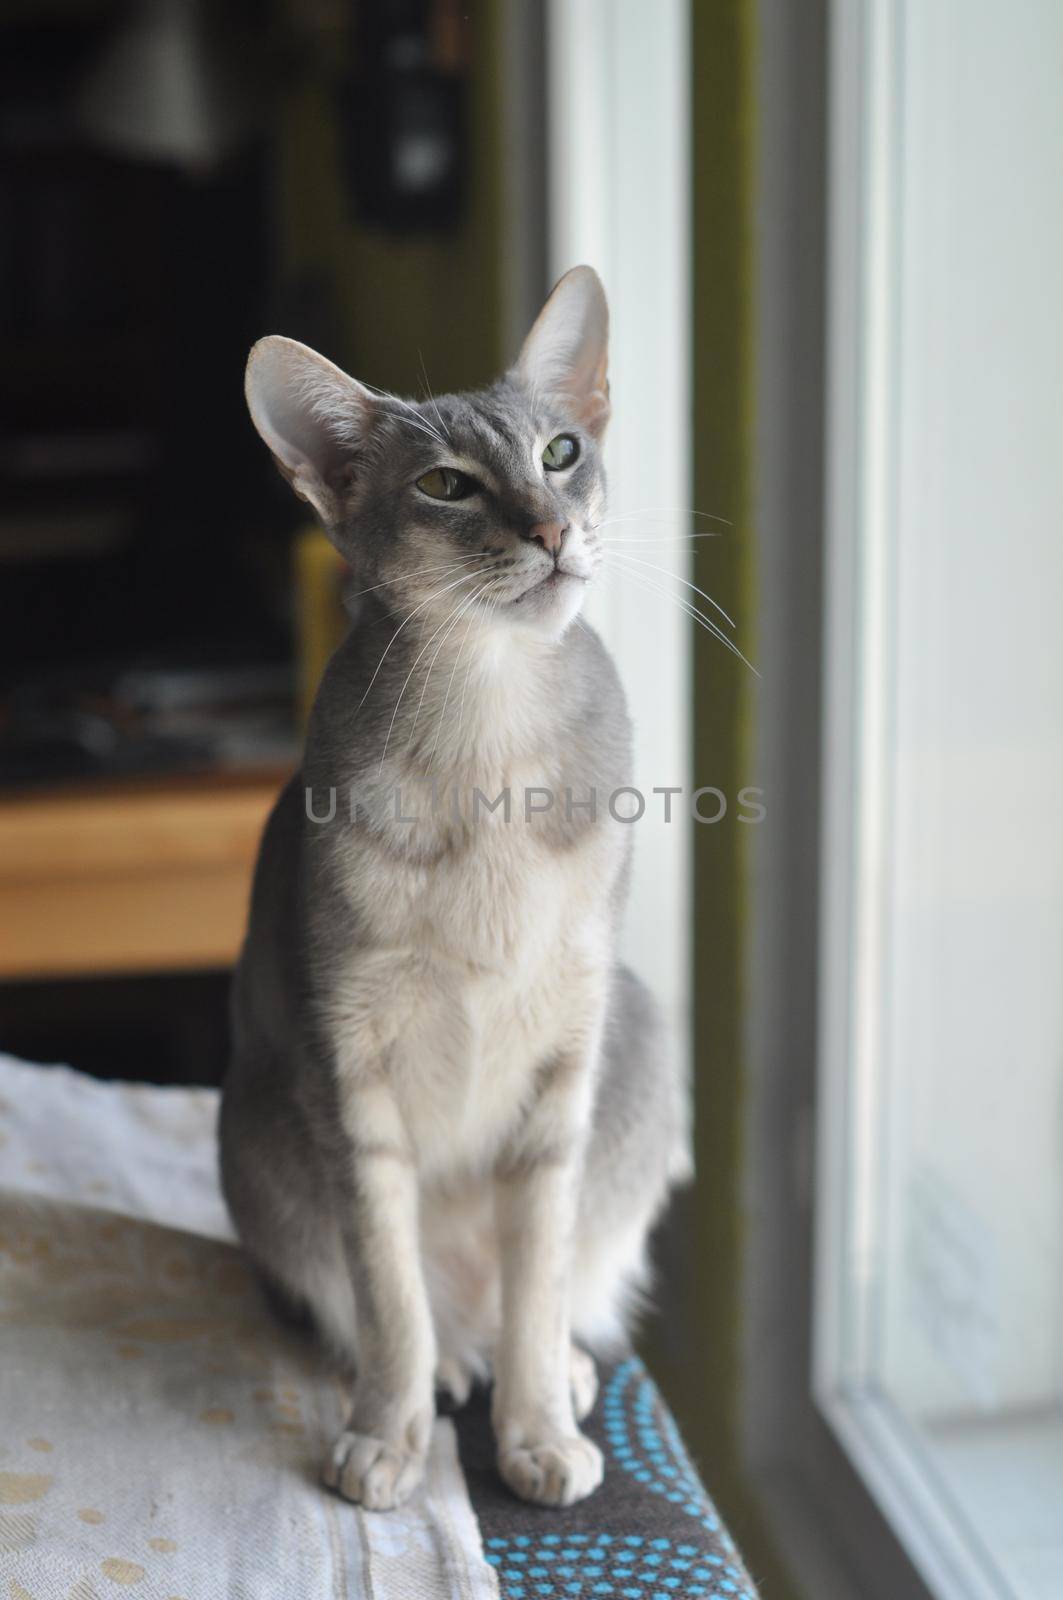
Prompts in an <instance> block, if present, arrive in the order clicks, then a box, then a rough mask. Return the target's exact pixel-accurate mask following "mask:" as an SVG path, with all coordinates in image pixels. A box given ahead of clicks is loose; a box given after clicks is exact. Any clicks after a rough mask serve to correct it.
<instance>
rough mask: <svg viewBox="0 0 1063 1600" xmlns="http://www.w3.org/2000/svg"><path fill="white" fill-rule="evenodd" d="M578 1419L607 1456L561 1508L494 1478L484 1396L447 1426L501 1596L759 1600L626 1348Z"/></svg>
mask: <svg viewBox="0 0 1063 1600" xmlns="http://www.w3.org/2000/svg"><path fill="white" fill-rule="evenodd" d="M599 1377H600V1380H601V1391H600V1393H599V1396H598V1403H597V1404H596V1405H595V1407H594V1410H593V1411H592V1413H591V1415H590V1416H589V1417H588V1418H587V1419H586V1421H585V1422H584V1424H583V1427H584V1428H585V1430H586V1432H587V1433H588V1435H589V1436H590V1437H591V1438H592V1439H593V1440H594V1441H595V1443H596V1444H597V1445H598V1446H599V1447H600V1449H601V1450H602V1453H603V1455H604V1457H605V1479H604V1482H603V1483H602V1486H601V1488H600V1489H598V1490H597V1491H596V1492H595V1493H594V1494H592V1495H590V1496H589V1497H588V1498H587V1499H586V1500H581V1501H579V1502H577V1504H576V1505H574V1506H569V1507H568V1508H567V1509H556V1510H554V1509H551V1510H547V1509H544V1508H542V1507H539V1506H534V1505H528V1504H526V1503H524V1502H523V1501H519V1500H517V1499H515V1498H514V1496H513V1495H512V1494H510V1492H509V1491H508V1490H507V1489H506V1488H505V1486H504V1484H502V1483H501V1481H500V1479H499V1477H498V1472H497V1468H496V1465H495V1443H494V1437H493V1434H492V1431H491V1424H490V1416H489V1413H488V1406H487V1398H486V1396H485V1395H479V1396H476V1397H474V1399H473V1400H472V1401H471V1402H470V1404H469V1405H467V1406H465V1407H464V1408H463V1409H462V1410H461V1411H459V1412H458V1414H457V1418H456V1422H457V1427H458V1434H459V1448H460V1450H461V1456H462V1467H463V1469H464V1472H465V1479H466V1483H467V1485H468V1488H469V1494H470V1498H471V1500H472V1504H473V1509H474V1510H475V1512H476V1516H477V1519H478V1521H479V1524H480V1534H481V1538H482V1541H483V1550H484V1554H485V1556H486V1558H487V1560H488V1561H489V1562H490V1564H491V1566H492V1567H493V1568H494V1571H495V1573H496V1575H497V1579H498V1590H499V1597H500V1600H757V1592H756V1588H755V1585H754V1584H753V1583H752V1581H751V1580H750V1578H749V1575H748V1574H747V1572H746V1570H745V1566H744V1564H743V1562H742V1558H741V1556H740V1555H739V1554H738V1552H737V1551H736V1549H735V1547H734V1544H733V1542H732V1540H731V1537H730V1535H729V1534H728V1532H727V1529H726V1528H725V1527H724V1526H723V1524H722V1522H721V1521H720V1518H719V1516H718V1515H717V1513H716V1508H715V1507H714V1506H713V1504H712V1501H711V1500H710V1499H709V1496H708V1495H707V1494H706V1492H705V1489H704V1488H703V1486H702V1484H701V1480H700V1479H699V1477H698V1474H697V1472H696V1471H695V1470H694V1467H693V1465H692V1463H691V1460H690V1457H689V1456H688V1455H687V1453H686V1450H685V1448H684V1446H683V1442H682V1440H681V1438H680V1436H679V1431H678V1429H677V1428H676V1425H675V1422H674V1421H673V1419H672V1415H671V1413H670V1412H669V1410H668V1407H667V1406H666V1405H665V1404H664V1401H663V1400H662V1398H661V1395H660V1393H659V1391H658V1389H657V1387H656V1385H655V1384H654V1382H653V1379H652V1378H651V1377H650V1375H649V1373H648V1372H647V1371H646V1369H645V1367H644V1366H643V1365H642V1363H641V1362H640V1361H639V1360H638V1359H637V1357H635V1356H633V1355H628V1356H627V1357H626V1359H624V1360H622V1361H620V1362H619V1363H617V1364H616V1365H609V1364H608V1363H602V1364H601V1365H600V1366H599Z"/></svg>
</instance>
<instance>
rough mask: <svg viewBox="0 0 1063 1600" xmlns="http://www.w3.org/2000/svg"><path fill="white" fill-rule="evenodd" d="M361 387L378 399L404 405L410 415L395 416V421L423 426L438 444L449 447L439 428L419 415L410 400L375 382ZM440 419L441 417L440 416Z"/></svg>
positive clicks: (446, 448) (445, 448)
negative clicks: (382, 387) (380, 387)
mask: <svg viewBox="0 0 1063 1600" xmlns="http://www.w3.org/2000/svg"><path fill="white" fill-rule="evenodd" d="M363 388H366V389H368V390H369V392H370V393H371V394H374V395H376V397H377V399H378V400H391V401H393V402H394V404H395V405H397V406H404V407H405V408H406V410H407V411H409V412H410V413H411V415H410V416H408V417H397V418H396V419H395V420H396V421H397V422H410V423H416V424H417V426H418V427H420V428H423V430H424V431H425V433H427V434H429V435H430V436H431V437H432V438H433V439H435V440H436V442H437V443H438V444H441V445H442V446H443V448H444V450H448V449H450V448H451V445H450V444H449V443H448V441H447V440H446V439H444V438H443V436H442V434H441V433H440V432H439V430H438V429H437V428H433V426H432V424H431V423H430V422H429V421H428V418H427V417H424V416H422V415H421V413H420V412H419V411H418V410H417V407H416V406H415V405H414V403H413V401H412V400H404V399H403V397H402V395H401V394H392V393H391V391H390V389H379V388H377V386H376V384H373V383H365V384H363ZM440 420H441V421H442V418H440Z"/></svg>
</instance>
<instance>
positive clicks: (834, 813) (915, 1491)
mask: <svg viewBox="0 0 1063 1600" xmlns="http://www.w3.org/2000/svg"><path fill="white" fill-rule="evenodd" d="M901 26H903V3H902V0H832V5H831V53H830V63H831V105H830V137H829V147H830V171H829V180H828V207H829V237H830V247H829V279H828V281H829V298H828V346H829V360H828V406H827V459H826V495H827V547H826V576H825V654H824V678H823V682H824V701H823V706H824V712H823V715H824V744H823V748H824V752H825V761H824V771H823V779H824V805H823V813H822V832H821V837H820V860H821V864H822V865H821V880H820V890H821V894H820V930H819V933H820V981H819V1017H820V1041H819V1063H818V1086H817V1102H818V1118H817V1122H818V1126H817V1152H818V1154H817V1171H816V1179H817V1181H816V1227H815V1263H816V1281H815V1291H814V1303H813V1325H814V1340H813V1390H814V1394H815V1398H816V1401H817V1403H818V1405H819V1407H820V1410H821V1411H822V1414H823V1415H824V1416H825V1417H826V1419H827V1421H828V1423H829V1425H830V1427H831V1428H832V1429H833V1431H834V1434H835V1435H836V1437H837V1439H838V1440H839V1441H840V1443H841V1445H842V1447H843V1449H844V1451H845V1454H846V1455H847V1456H848V1458H849V1460H850V1461H851V1462H852V1464H853V1465H854V1466H855V1467H856V1469H857V1472H858V1473H859V1476H860V1478H861V1479H862V1480H863V1482H864V1484H865V1485H866V1486H867V1488H868V1489H869V1491H870V1492H871V1494H872V1496H873V1497H874V1499H875V1501H876V1502H877V1504H878V1506H879V1507H880V1508H881V1510H882V1511H883V1513H884V1514H885V1516H886V1518H887V1520H888V1522H889V1524H890V1526H891V1527H892V1528H893V1530H894V1532H895V1533H896V1535H897V1537H898V1539H899V1541H900V1543H901V1544H902V1545H903V1548H904V1550H905V1551H906V1553H907V1554H908V1555H909V1556H910V1558H911V1559H912V1561H913V1562H914V1563H915V1565H916V1567H917V1568H918V1570H919V1572H920V1574H921V1576H922V1578H923V1579H924V1581H925V1583H926V1584H927V1586H928V1588H929V1589H930V1590H931V1591H932V1593H934V1594H935V1595H938V1596H941V1597H942V1600H954V1597H955V1600H958V1597H962V1600H1002V1597H1003V1596H1006V1595H1007V1594H1008V1593H1010V1590H1008V1589H1006V1588H1004V1587H1002V1584H1001V1581H1000V1580H998V1578H997V1576H996V1574H995V1570H994V1563H993V1562H992V1561H991V1560H990V1559H988V1556H987V1553H986V1552H981V1551H978V1550H977V1549H976V1548H975V1547H974V1545H973V1543H972V1540H971V1537H970V1535H969V1533H968V1532H967V1531H965V1530H964V1529H963V1526H962V1522H961V1519H960V1518H958V1517H954V1516H953V1515H952V1513H951V1509H950V1505H949V1501H948V1497H947V1493H946V1491H945V1490H944V1488H943V1487H942V1488H941V1491H940V1493H938V1492H928V1490H929V1489H930V1486H931V1480H932V1478H933V1469H932V1467H931V1466H930V1464H929V1461H928V1459H926V1458H925V1457H923V1455H922V1452H921V1451H920V1448H919V1444H918V1440H917V1438H916V1436H915V1434H914V1432H913V1431H912V1430H911V1429H910V1428H909V1427H908V1425H907V1424H906V1423H905V1422H904V1420H903V1419H902V1418H901V1417H900V1415H899V1413H898V1412H897V1411H896V1409H895V1408H894V1407H893V1405H892V1404H891V1402H890V1400H889V1398H888V1397H887V1396H886V1395H885V1394H883V1393H882V1392H881V1390H880V1389H878V1388H876V1385H875V1382H874V1373H873V1367H872V1362H871V1352H870V1295H869V1294H862V1293H861V1292H860V1284H861V1282H867V1281H869V1273H870V1268H871V1259H872V1252H873V1251H874V1249H875V1237H874V1206H875V1183H876V1166H877V1160H878V1151H877V1148H876V1141H875V1119H876V1113H877V1110H878V1089H877V1085H876V1077H877V1069H878V1061H877V1059H876V1052H878V1051H879V1050H880V1048H881V1045H880V1041H881V1039H882V1037H883V1028H882V1024H883V1018H884V1005H885V996H884V994H883V992H882V987H881V985H882V975H883V971H884V950H885V944H884V940H885V934H886V931H887V916H888V899H889V897H888V881H887V873H888V870H889V859H890V856H889V847H890V837H891V826H892V819H891V816H890V808H889V804H888V800H887V795H888V793H889V787H890V785H889V782H888V760H889V756H888V751H889V739H890V732H891V717H892V706H891V699H890V692H889V684H890V679H891V668H892V662H891V658H890V640H891V638H892V636H893V599H894V597H893V576H892V570H891V561H892V557H891V529H892V526H893V522H894V517H893V509H894V508H893V505H892V501H891V496H892V491H893V476H894V474H893V463H894V452H895V446H896V441H897V437H898V430H899V419H898V414H897V411H898V408H897V397H898V394H899V373H898V367H897V359H898V358H897V350H896V342H895V338H894V331H895V328H896V326H897V314H898V307H897V304H896V301H895V296H896V294H897V288H898V272H897V250H898V246H899V240H898V238H897V237H896V229H897V204H896V199H897V180H898V175H897V172H896V171H895V168H894V160H893V158H894V155H895V152H896V150H897V149H898V148H899V145H900V141H901V140H902V139H903V135H904V130H903V128H902V126H901V120H900V119H901V112H900V105H901V100H900V77H899V73H900V64H899V49H898V43H899V37H900V35H899V29H900V27H901ZM935 1488H936V1486H935Z"/></svg>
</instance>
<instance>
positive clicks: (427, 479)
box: [417, 467, 476, 500]
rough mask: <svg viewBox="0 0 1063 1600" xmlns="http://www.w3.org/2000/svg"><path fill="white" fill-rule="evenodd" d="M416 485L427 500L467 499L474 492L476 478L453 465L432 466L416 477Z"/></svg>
mask: <svg viewBox="0 0 1063 1600" xmlns="http://www.w3.org/2000/svg"><path fill="white" fill-rule="evenodd" d="M417 487H418V489H420V491H421V493H422V494H426V495H427V496H428V498H429V500H467V499H468V498H469V496H470V495H471V494H475V492H476V480H475V479H474V478H470V477H469V476H468V474H467V473H465V472H457V471H456V470H455V469H454V468H453V467H433V468H432V470H431V472H426V473H425V475H424V477H423V478H418V479H417Z"/></svg>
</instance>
